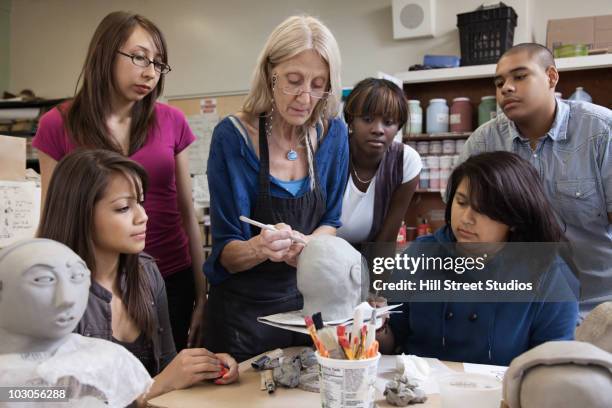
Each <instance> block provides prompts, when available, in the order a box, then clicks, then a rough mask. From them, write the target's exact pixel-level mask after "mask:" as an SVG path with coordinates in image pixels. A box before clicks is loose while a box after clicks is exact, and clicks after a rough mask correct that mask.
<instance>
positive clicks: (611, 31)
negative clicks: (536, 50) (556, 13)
mask: <svg viewBox="0 0 612 408" xmlns="http://www.w3.org/2000/svg"><path fill="white" fill-rule="evenodd" d="M566 44H585V45H587V46H588V47H589V49H591V50H598V49H607V50H608V52H612V14H611V15H605V16H593V17H578V18H564V19H559V20H548V26H547V29H546V46H547V47H548V48H549V49H550V50H553V48H554V47H555V45H557V46H558V45H566Z"/></svg>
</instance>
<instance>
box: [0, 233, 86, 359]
mask: <svg viewBox="0 0 612 408" xmlns="http://www.w3.org/2000/svg"><path fill="white" fill-rule="evenodd" d="M90 284H91V273H90V271H89V269H87V266H86V265H85V262H83V260H82V259H81V258H80V257H79V256H78V255H77V254H75V253H74V252H73V251H72V250H71V249H70V248H68V247H67V246H65V245H63V244H60V243H58V242H56V241H52V240H48V239H30V240H26V241H21V242H18V243H17V244H14V245H11V246H9V247H7V248H4V249H3V250H2V251H0V285H1V286H0V328H1V329H4V330H5V331H6V332H8V333H13V334H17V335H21V336H26V337H30V338H32V340H35V339H40V340H41V341H43V342H44V341H45V340H59V339H61V338H62V337H64V336H67V335H68V334H70V333H71V332H72V331H73V330H74V329H75V327H76V325H77V323H78V322H79V320H80V319H81V317H82V316H83V313H84V312H85V309H86V307H87V299H88V296H89V286H90ZM0 352H2V350H0Z"/></svg>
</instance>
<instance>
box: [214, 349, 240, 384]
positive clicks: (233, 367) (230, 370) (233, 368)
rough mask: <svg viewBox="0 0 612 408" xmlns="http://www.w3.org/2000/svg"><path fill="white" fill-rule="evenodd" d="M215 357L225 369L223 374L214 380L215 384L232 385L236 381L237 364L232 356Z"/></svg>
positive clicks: (223, 354) (218, 355)
mask: <svg viewBox="0 0 612 408" xmlns="http://www.w3.org/2000/svg"><path fill="white" fill-rule="evenodd" d="M215 356H216V357H217V358H218V359H219V361H221V364H223V366H224V368H225V370H226V371H225V373H224V374H223V371H222V374H223V375H222V376H221V377H220V378H217V379H216V380H215V384H219V385H224V384H229V383H233V382H234V381H236V380H237V379H238V363H237V362H236V360H234V358H233V357H232V356H230V355H229V354H225V353H217V354H215Z"/></svg>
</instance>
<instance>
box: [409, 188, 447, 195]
mask: <svg viewBox="0 0 612 408" xmlns="http://www.w3.org/2000/svg"><path fill="white" fill-rule="evenodd" d="M414 192H415V193H419V194H440V193H441V192H442V190H432V189H430V188H428V189H420V188H417V189H416V190H414Z"/></svg>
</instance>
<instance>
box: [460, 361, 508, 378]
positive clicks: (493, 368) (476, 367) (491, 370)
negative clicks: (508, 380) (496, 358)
mask: <svg viewBox="0 0 612 408" xmlns="http://www.w3.org/2000/svg"><path fill="white" fill-rule="evenodd" d="M507 369H508V367H506V366H498V365H488V364H472V363H463V370H464V371H465V372H466V373H475V374H485V375H492V376H493V377H495V378H497V379H498V380H499V381H502V380H503V379H504V374H505V373H506V370H507Z"/></svg>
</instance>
